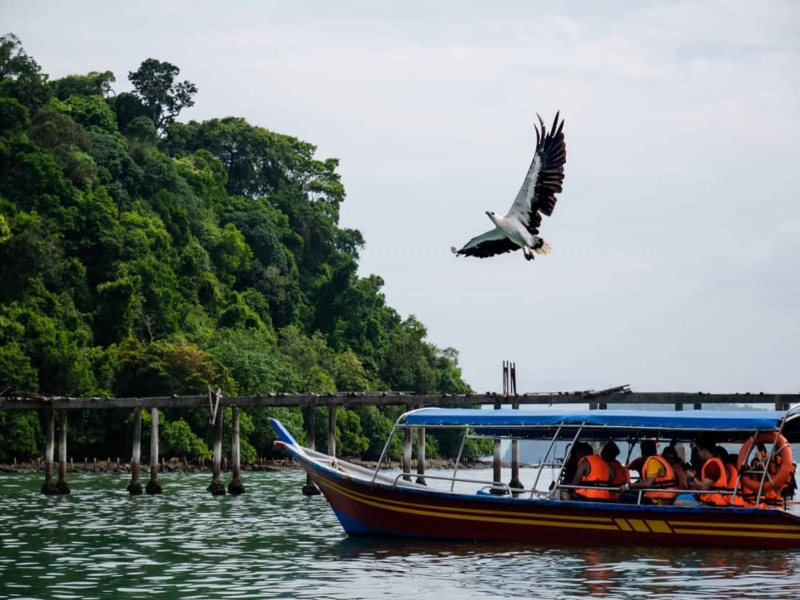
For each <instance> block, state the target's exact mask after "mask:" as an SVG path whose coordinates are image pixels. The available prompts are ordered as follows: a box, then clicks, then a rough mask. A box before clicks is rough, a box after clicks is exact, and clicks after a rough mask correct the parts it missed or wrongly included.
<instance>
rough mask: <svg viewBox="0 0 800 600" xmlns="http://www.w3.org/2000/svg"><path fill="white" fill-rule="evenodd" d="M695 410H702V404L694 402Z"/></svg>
mask: <svg viewBox="0 0 800 600" xmlns="http://www.w3.org/2000/svg"><path fill="white" fill-rule="evenodd" d="M694 409H695V410H703V403H702V402H695V403H694Z"/></svg>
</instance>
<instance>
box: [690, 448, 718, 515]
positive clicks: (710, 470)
mask: <svg viewBox="0 0 800 600" xmlns="http://www.w3.org/2000/svg"><path fill="white" fill-rule="evenodd" d="M695 447H696V448H697V456H698V458H699V459H700V460H702V461H703V466H702V468H701V469H700V477H699V478H698V477H695V475H694V473H689V474H688V477H687V478H688V480H689V485H691V486H692V487H693V488H694V489H696V490H703V491H710V492H713V490H725V489H727V487H728V475H727V471H726V469H725V465H724V464H723V462H722V461H721V460H720V459H719V458H717V457H716V456H715V451H716V444H714V442H713V441H712V440H711V439H709V438H706V437H701V438H700V439H699V440H697V442H696V444H695ZM699 496H700V498H699V500H700V501H701V502H705V503H706V504H713V505H715V506H728V501H727V500H726V499H725V496H723V495H721V494H714V493H709V494H699Z"/></svg>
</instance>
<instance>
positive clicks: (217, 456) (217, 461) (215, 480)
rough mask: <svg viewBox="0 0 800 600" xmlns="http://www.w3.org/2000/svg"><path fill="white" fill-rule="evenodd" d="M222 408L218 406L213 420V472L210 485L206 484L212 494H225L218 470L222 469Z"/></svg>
mask: <svg viewBox="0 0 800 600" xmlns="http://www.w3.org/2000/svg"><path fill="white" fill-rule="evenodd" d="M223 412H224V411H223V409H222V407H221V406H220V407H219V408H218V409H217V417H216V419H215V420H214V472H213V475H212V476H211V485H209V486H208V491H209V492H211V493H212V494H213V495H214V496H224V495H225V484H224V483H222V479H221V478H220V472H221V469H222V414H223Z"/></svg>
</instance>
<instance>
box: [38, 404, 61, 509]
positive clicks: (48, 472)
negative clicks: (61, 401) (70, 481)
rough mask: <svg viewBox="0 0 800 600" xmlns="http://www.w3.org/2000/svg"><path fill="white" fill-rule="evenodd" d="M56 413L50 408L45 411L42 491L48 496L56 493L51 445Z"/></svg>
mask: <svg viewBox="0 0 800 600" xmlns="http://www.w3.org/2000/svg"><path fill="white" fill-rule="evenodd" d="M55 429H56V413H55V410H53V409H52V408H51V409H49V410H48V411H47V442H46V444H45V451H44V452H45V453H44V460H45V463H44V484H43V485H42V490H41V491H42V493H43V494H47V495H48V496H51V495H55V494H58V488H56V486H55V484H54V483H53V446H55V436H56V434H55Z"/></svg>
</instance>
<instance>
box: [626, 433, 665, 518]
mask: <svg viewBox="0 0 800 600" xmlns="http://www.w3.org/2000/svg"><path fill="white" fill-rule="evenodd" d="M640 447H641V449H642V456H643V457H644V459H645V460H644V464H643V465H642V478H641V479H640V480H639V481H638V482H636V483H631V484H626V485H624V486H623V488H624V490H625V491H624V492H623V493H622V494H621V495H620V498H619V501H620V502H623V503H625V504H635V503H637V502H638V498H639V493H638V492H636V491H635V490H638V489H652V488H663V489H664V490H667V489H672V490H674V489H675V486H676V485H677V482H676V480H675V470H674V469H673V468H672V465H670V464H669V463H668V462H667V461H666V460H665V459H664V458H662V457H660V456H658V453H657V451H658V449H657V446H656V442H655V440H642V442H641V444H640ZM629 490H630V491H629ZM675 495H676V494H675V492H668V491H660V490H659V491H652V492H644V493H643V494H642V504H671V503H672V501H673V500H674V499H675Z"/></svg>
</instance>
